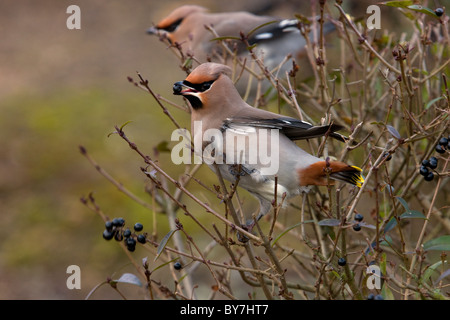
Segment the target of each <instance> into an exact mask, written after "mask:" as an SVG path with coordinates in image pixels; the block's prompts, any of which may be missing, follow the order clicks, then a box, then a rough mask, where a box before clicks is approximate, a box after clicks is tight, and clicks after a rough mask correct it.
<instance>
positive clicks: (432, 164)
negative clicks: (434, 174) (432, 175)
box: [428, 157, 438, 169]
mask: <svg viewBox="0 0 450 320" xmlns="http://www.w3.org/2000/svg"><path fill="white" fill-rule="evenodd" d="M437 162H438V161H437V158H436V157H431V158H430V164H429V165H428V166H429V167H430V168H431V169H436V168H437Z"/></svg>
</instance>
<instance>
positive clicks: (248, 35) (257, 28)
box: [247, 20, 278, 37]
mask: <svg viewBox="0 0 450 320" xmlns="http://www.w3.org/2000/svg"><path fill="white" fill-rule="evenodd" d="M275 22H278V21H277V20H273V21H269V22H266V23H263V24H262V25H260V26H257V27H256V28H254V29H252V30H251V31H250V32H249V33H247V37H250V36H251V35H252V33H254V32H256V31H258V30H259V29H261V28H262V27H265V26H267V25H269V24H272V23H275Z"/></svg>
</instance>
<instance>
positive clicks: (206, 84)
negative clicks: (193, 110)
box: [183, 80, 214, 92]
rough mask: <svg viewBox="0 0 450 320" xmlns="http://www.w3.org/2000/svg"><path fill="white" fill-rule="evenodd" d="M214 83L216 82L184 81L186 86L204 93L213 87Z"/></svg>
mask: <svg viewBox="0 0 450 320" xmlns="http://www.w3.org/2000/svg"><path fill="white" fill-rule="evenodd" d="M213 82H214V80H211V81H205V82H202V83H191V82H189V81H186V80H184V81H183V84H185V85H186V86H188V87H191V88H193V89H195V90H197V91H199V92H203V91H206V90H208V89H209V88H210V87H211V85H212V84H213Z"/></svg>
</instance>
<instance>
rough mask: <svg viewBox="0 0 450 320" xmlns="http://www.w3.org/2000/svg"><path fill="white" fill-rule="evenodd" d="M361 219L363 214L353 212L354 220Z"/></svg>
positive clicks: (359, 220)
mask: <svg viewBox="0 0 450 320" xmlns="http://www.w3.org/2000/svg"><path fill="white" fill-rule="evenodd" d="M363 219H364V216H363V215H362V214H360V213H357V214H355V220H356V221H358V222H361V221H363Z"/></svg>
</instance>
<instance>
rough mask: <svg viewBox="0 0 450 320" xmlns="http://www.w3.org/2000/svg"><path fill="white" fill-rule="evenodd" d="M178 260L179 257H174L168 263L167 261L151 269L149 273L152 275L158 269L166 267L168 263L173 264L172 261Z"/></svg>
mask: <svg viewBox="0 0 450 320" xmlns="http://www.w3.org/2000/svg"><path fill="white" fill-rule="evenodd" d="M178 259H180V258H179V257H176V258H174V259H172V260H170V261H167V262H165V263H163V264H160V265H159V266H157V267H156V268H155V269H153V270H152V271H151V272H152V273H153V272H155V271H156V270H158V269H160V268H162V267H164V266H166V265H168V264H169V263H172V262H174V261H176V260H178Z"/></svg>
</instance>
